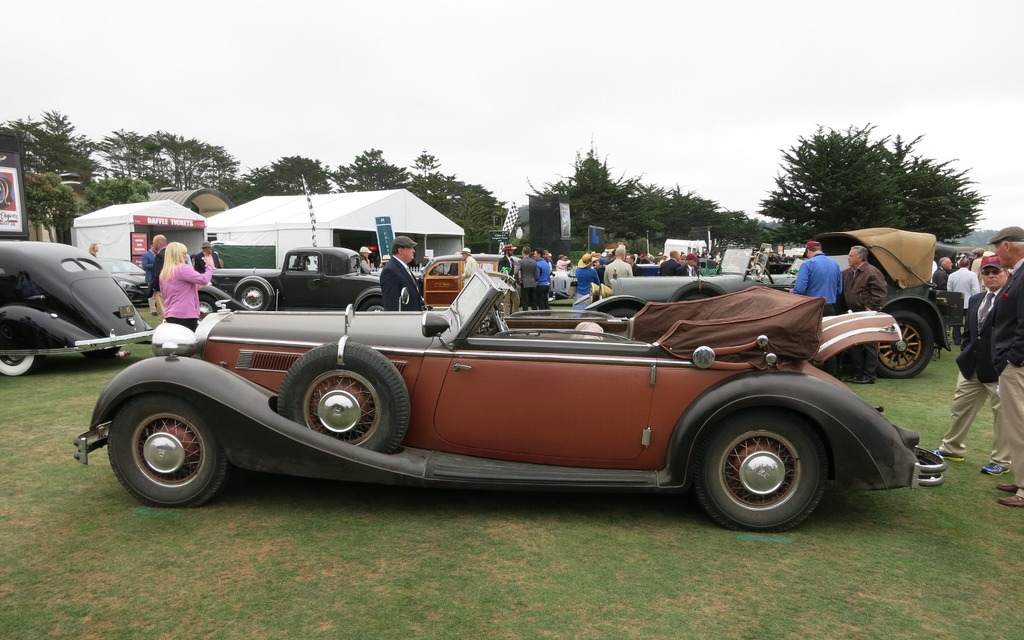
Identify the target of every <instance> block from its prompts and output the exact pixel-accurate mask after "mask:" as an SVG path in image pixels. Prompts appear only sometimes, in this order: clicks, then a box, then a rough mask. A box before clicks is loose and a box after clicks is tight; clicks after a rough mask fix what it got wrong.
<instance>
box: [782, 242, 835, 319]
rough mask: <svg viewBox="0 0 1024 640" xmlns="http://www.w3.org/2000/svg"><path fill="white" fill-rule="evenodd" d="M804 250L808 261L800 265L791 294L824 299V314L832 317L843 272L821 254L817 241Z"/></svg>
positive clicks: (833, 261)
mask: <svg viewBox="0 0 1024 640" xmlns="http://www.w3.org/2000/svg"><path fill="white" fill-rule="evenodd" d="M805 248H806V250H807V257H808V258H809V259H808V260H806V261H804V263H803V264H801V265H800V271H799V272H797V274H796V284H794V285H793V293H799V294H800V295H803V296H810V297H812V298H825V311H824V314H825V315H826V316H834V315H835V314H836V307H835V304H836V298H838V297H839V294H841V293H842V292H843V270H842V269H840V268H839V264H838V263H837V262H836V261H835V260H833V259H832V258H829V257H828V256H826V255H825V254H824V253H823V252H822V250H821V243H820V242H818V241H817V240H811V241H810V242H808V243H807V246H806V247H805Z"/></svg>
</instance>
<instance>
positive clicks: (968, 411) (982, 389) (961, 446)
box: [942, 373, 1010, 467]
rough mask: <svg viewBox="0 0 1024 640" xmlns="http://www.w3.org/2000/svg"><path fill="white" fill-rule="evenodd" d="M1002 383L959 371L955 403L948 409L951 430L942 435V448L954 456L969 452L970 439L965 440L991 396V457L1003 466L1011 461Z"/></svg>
mask: <svg viewBox="0 0 1024 640" xmlns="http://www.w3.org/2000/svg"><path fill="white" fill-rule="evenodd" d="M998 388H999V384H998V383H996V382H979V381H978V379H977V378H975V377H971V378H965V377H964V374H962V373H958V374H957V378H956V391H954V392H953V406H952V408H951V409H950V413H949V431H948V432H946V435H945V436H944V437H943V438H942V450H943V451H946V452H948V453H951V454H953V455H954V456H964V455H966V454H967V443H966V442H964V441H965V440H966V438H967V434H968V432H970V430H971V425H972V424H974V419H975V418H976V417H977V416H978V412H979V411H981V408H982V407H983V406H985V400H986V399H988V401H989V403H990V404H991V405H992V433H993V438H992V454H991V455H990V456H989V461H990V462H994V463H996V464H1001V465H1003V466H1004V467H1006V466H1009V464H1010V445H1009V443H1008V442H1007V441H1006V434H1005V433H1004V429H1003V428H1002V425H1001V424H1000V423H999V393H998V391H997V390H998Z"/></svg>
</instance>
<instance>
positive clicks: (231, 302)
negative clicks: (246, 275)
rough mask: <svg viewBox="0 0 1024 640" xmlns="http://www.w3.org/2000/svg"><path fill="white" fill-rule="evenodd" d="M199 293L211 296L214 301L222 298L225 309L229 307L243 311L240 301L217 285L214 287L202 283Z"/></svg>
mask: <svg viewBox="0 0 1024 640" xmlns="http://www.w3.org/2000/svg"><path fill="white" fill-rule="evenodd" d="M199 294H200V295H202V294H206V295H208V296H210V297H211V298H213V299H214V301H215V302H220V301H222V300H223V301H224V302H225V303H226V304H225V305H224V308H225V309H230V310H232V311H245V307H243V306H242V303H240V302H239V301H238V300H236V299H235V298H234V297H233V296H232V295H231V294H229V293H228V292H226V291H224V290H223V289H221V288H219V287H215V286H213V285H212V284H207V285H203V286H202V287H201V288H200V289H199Z"/></svg>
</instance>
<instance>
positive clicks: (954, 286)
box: [946, 267, 981, 309]
mask: <svg viewBox="0 0 1024 640" xmlns="http://www.w3.org/2000/svg"><path fill="white" fill-rule="evenodd" d="M946 289H947V290H948V291H958V292H960V293H962V294H964V309H966V308H967V300H968V299H969V298H970V297H971V296H973V295H974V294H976V293H981V285H980V284H979V283H978V276H977V275H976V274H975V273H974V272H973V271H971V269H970V268H969V267H960V268H959V269H957V270H956V271H954V272H953V273H951V274H950V275H949V281H948V282H947V283H946Z"/></svg>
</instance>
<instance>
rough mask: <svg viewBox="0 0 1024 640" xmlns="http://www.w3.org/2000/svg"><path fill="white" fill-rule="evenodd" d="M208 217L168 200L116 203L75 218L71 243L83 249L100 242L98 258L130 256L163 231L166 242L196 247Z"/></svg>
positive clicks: (139, 251) (193, 248)
mask: <svg viewBox="0 0 1024 640" xmlns="http://www.w3.org/2000/svg"><path fill="white" fill-rule="evenodd" d="M206 224H207V220H206V218H204V217H203V216H201V215H199V214H198V213H195V212H194V211H192V210H191V209H186V208H185V207H183V206H181V205H180V204H178V203H176V202H172V201H170V200H157V201H155V202H133V203H130V204H115V205H111V206H109V207H105V208H103V209H100V210H98V211H93V212H92V213H87V214H85V215H84V216H79V217H77V218H75V221H74V223H73V225H72V236H73V239H74V244H75V246H76V247H79V248H81V249H83V250H88V249H89V245H91V244H98V245H99V246H100V252H99V256H100V257H101V258H121V259H122V260H132V259H135V260H136V262H138V260H137V258H138V257H139V256H141V255H142V254H143V253H145V252H146V249H148V248H149V241H150V240H151V239H152V238H153V236H155V235H157V234H162V235H164V236H166V237H167V241H168V242H182V243H184V244H185V246H187V247H188V248H189V250H190V251H193V252H194V251H199V247H200V245H201V243H202V241H203V240H205V239H206V233H205V231H204V228H205V227H206Z"/></svg>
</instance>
